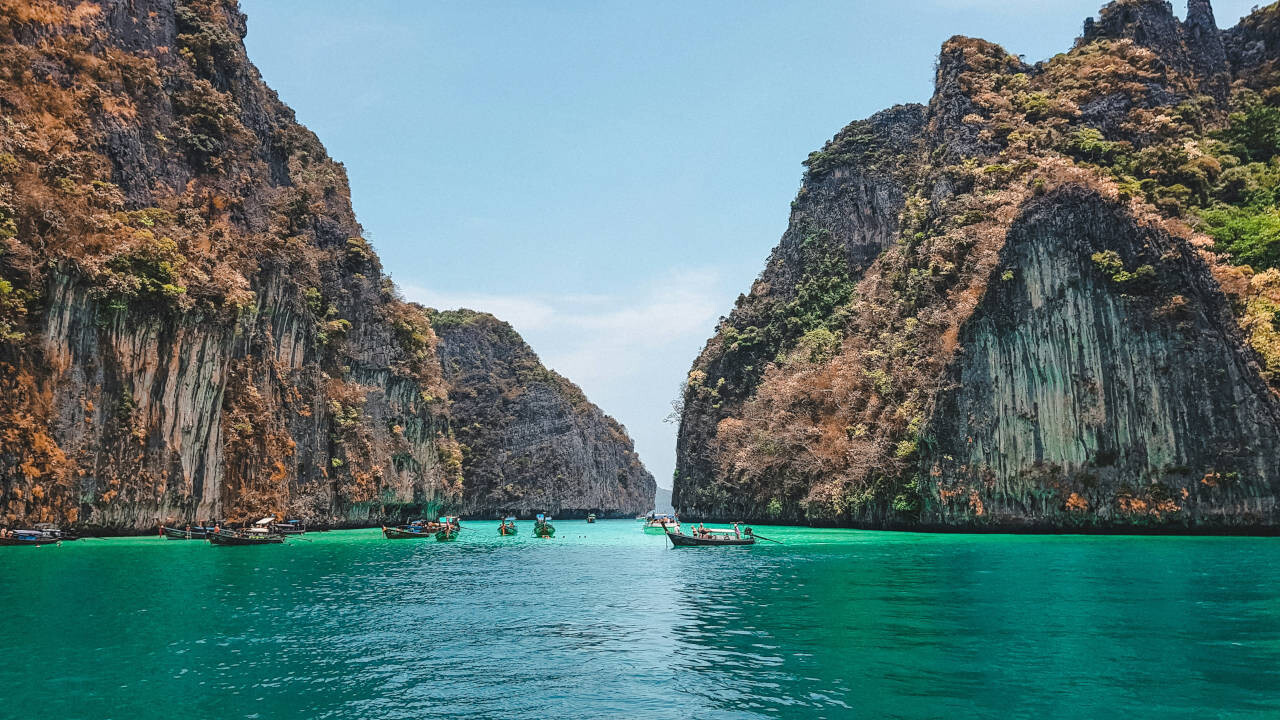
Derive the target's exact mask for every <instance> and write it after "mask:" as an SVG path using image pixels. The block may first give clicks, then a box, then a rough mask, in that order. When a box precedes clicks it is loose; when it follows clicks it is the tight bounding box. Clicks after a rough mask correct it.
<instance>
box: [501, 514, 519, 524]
mask: <svg viewBox="0 0 1280 720" xmlns="http://www.w3.org/2000/svg"><path fill="white" fill-rule="evenodd" d="M503 520H504V521H505V522H515V521H516V516H515V515H512V516H510V517H507V518H503Z"/></svg>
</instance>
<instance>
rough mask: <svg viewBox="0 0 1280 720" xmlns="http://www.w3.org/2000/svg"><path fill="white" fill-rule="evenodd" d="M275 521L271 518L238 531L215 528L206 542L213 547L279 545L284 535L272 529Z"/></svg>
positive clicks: (282, 541)
mask: <svg viewBox="0 0 1280 720" xmlns="http://www.w3.org/2000/svg"><path fill="white" fill-rule="evenodd" d="M275 521H276V519H275V517H274V516H272V517H265V518H262V519H261V520H259V521H257V522H255V523H254V524H253V525H250V526H249V527H247V528H242V529H239V530H232V529H230V528H224V527H217V528H214V531H213V532H211V533H209V534H208V540H209V542H210V544H213V545H280V544H282V543H284V535H283V534H281V533H278V532H276V531H275V530H273V529H272V527H271V526H272V525H273V524H274V523H275Z"/></svg>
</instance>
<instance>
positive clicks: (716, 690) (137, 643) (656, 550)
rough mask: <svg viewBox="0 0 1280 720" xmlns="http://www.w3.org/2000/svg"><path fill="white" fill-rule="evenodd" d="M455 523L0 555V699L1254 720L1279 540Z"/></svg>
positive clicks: (39, 703) (1273, 606) (1274, 623)
mask: <svg viewBox="0 0 1280 720" xmlns="http://www.w3.org/2000/svg"><path fill="white" fill-rule="evenodd" d="M473 525H474V526H475V527H476V528H477V529H476V530H475V531H474V532H473V533H471V534H467V533H464V534H463V538H462V539H461V540H459V541H458V542H456V543H436V542H434V541H414V540H408V541H387V540H384V539H382V538H381V536H380V534H379V533H378V532H377V531H344V532H331V533H324V534H315V535H308V536H307V539H308V540H311V542H302V541H298V540H294V541H291V542H290V543H289V544H288V545H285V546H273V547H262V548H213V547H210V546H208V545H207V544H204V543H200V542H176V541H163V540H158V539H151V538H135V539H120V540H107V541H100V540H99V541H90V540H86V541H81V542H78V543H68V544H65V545H63V546H61V547H57V548H38V549H36V548H15V549H13V550H12V551H6V552H0V576H2V577H4V578H6V582H5V583H3V585H0V603H3V606H4V607H5V608H6V622H5V623H3V624H2V625H0V648H3V650H4V651H5V652H6V654H7V656H8V657H18V658H31V659H39V661H37V662H18V663H12V662H10V663H4V664H0V696H3V697H4V698H5V699H6V702H7V708H8V710H7V711H8V712H11V713H12V714H13V715H14V716H30V717H35V716H41V717H93V718H112V717H114V718H151V717H156V718H160V717H164V718H172V717H174V716H187V715H195V716H211V717H220V718H234V717H239V718H264V719H267V718H369V717H388V718H396V717H424V716H430V717H459V718H461V717H509V718H515V717H535V716H559V717H636V716H641V715H644V716H647V717H653V718H690V717H695V718H704V717H716V718H782V717H797V718H821V717H831V718H835V717H867V718H880V717H898V718H935V717H936V718H944V717H945V718H951V717H1027V718H1043V717H1091V716H1092V717H1100V716H1113V715H1119V716H1128V717H1151V718H1155V717H1161V718H1165V717H1188V718H1189V717H1192V716H1195V717H1204V716H1206V715H1207V716H1215V717H1233V718H1253V717H1258V718H1261V717H1271V716H1274V715H1273V712H1274V708H1275V705H1274V703H1275V700H1276V698H1277V697H1280V662H1278V661H1280V603H1278V602H1277V599H1276V598H1277V589H1278V588H1280V583H1278V582H1277V581H1278V580H1280V563H1277V562H1276V561H1277V560H1278V559H1280V545H1277V544H1276V541H1274V540H1267V539H1251V538H1238V539H1229V538H1118V537H1107V538H1088V537H1022V536H1017V537H1015V536H954V535H953V536H946V535H914V534H894V533H871V532H856V531H837V530H810V529H792V528H771V529H769V531H768V532H766V534H767V535H769V536H770V537H774V536H777V537H779V538H781V539H783V540H785V541H786V543H787V544H786V545H784V546H772V545H764V544H760V545H757V546H755V547H751V548H689V549H681V550H672V549H669V548H668V546H667V545H666V543H665V539H664V538H662V537H660V536H653V535H645V534H643V533H641V532H640V529H639V526H638V525H636V524H635V523H634V522H630V521H608V522H604V521H602V522H599V523H596V524H595V525H591V526H588V525H587V524H586V523H581V522H558V523H557V529H558V537H556V538H555V539H552V540H537V539H534V538H531V537H529V536H528V535H524V536H517V537H515V538H501V537H499V536H498V535H497V534H496V530H494V527H496V525H495V524H494V523H473ZM490 525H494V527H490ZM522 530H527V528H522ZM762 532H763V530H762ZM51 657H52V658H56V659H57V661H56V662H48V661H46V660H47V659H48V658H51Z"/></svg>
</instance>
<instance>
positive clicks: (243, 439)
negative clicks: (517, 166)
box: [0, 0, 629, 532]
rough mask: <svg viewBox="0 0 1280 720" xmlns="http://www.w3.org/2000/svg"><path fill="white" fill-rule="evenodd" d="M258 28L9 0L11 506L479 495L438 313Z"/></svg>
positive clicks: (162, 516)
mask: <svg viewBox="0 0 1280 720" xmlns="http://www.w3.org/2000/svg"><path fill="white" fill-rule="evenodd" d="M244 34H245V17H244V16H243V15H242V14H241V13H240V12H239V9H238V7H237V4H236V3H235V2H234V0H128V1H127V2H126V1H124V0H101V1H99V2H72V1H71V0H62V1H57V2H55V1H53V0H0V107H3V123H0V526H4V525H10V524H13V523H27V522H37V521H42V520H49V521H55V522H61V523H74V524H78V525H81V526H85V527H90V528H99V529H103V530H106V531H116V532H128V531H137V530H143V529H147V528H153V527H154V526H155V524H156V522H157V521H170V522H182V521H188V520H191V519H196V518H211V517H224V518H228V519H243V518H249V517H255V516H261V515H263V514H267V513H273V512H278V513H287V514H289V515H297V516H301V517H305V518H310V519H314V520H320V521H325V522H333V523H338V524H364V523H373V522H378V521H381V520H385V519H395V518H401V517H404V516H406V515H408V514H418V513H423V512H428V513H429V512H434V511H435V510H436V509H437V508H440V507H453V508H456V507H459V506H460V504H461V502H462V497H463V477H462V474H461V470H462V456H461V449H460V447H459V446H458V443H457V441H456V440H455V438H454V435H453V431H452V429H451V423H450V418H449V414H448V393H447V390H446V387H445V383H444V380H443V378H442V376H441V369H440V362H439V356H438V354H437V349H436V342H437V341H436V336H435V332H434V331H433V329H432V327H431V324H430V321H429V319H428V317H427V315H426V313H425V311H424V310H423V309H422V308H419V307H417V306H414V305H411V304H408V303H405V302H404V301H402V300H401V299H400V298H399V297H398V295H397V293H396V291H395V288H394V287H393V286H392V284H391V283H390V280H389V279H388V278H387V277H386V276H384V275H383V273H382V268H381V265H380V263H379V261H378V258H377V256H376V255H375V254H374V252H373V251H372V249H371V248H370V247H369V245H368V244H367V243H366V242H365V240H364V239H363V238H362V233H361V228H360V226H359V224H358V223H357V222H356V219H355V216H354V215H353V213H352V210H351V204H350V198H349V192H348V188H347V179H346V175H345V172H344V170H343V168H342V166H341V165H340V164H338V163H336V162H334V161H333V160H331V159H330V158H329V157H328V156H327V154H326V152H325V149H324V147H323V146H322V145H321V144H320V142H319V141H318V140H317V138H316V137H315V136H314V135H313V134H312V133H311V132H309V131H308V130H307V129H306V128H304V127H302V126H301V125H299V124H298V123H297V122H296V121H295V119H294V116H293V113H292V111H291V110H289V108H287V107H286V106H285V105H284V104H282V103H281V102H280V100H279V99H278V98H277V97H276V95H275V93H274V92H272V91H271V90H270V89H269V88H267V87H266V85H264V84H263V82H262V79H261V77H260V76H259V74H258V72H257V70H256V69H255V68H254V67H253V65H252V64H251V63H250V62H249V60H248V58H247V57H246V55H245V50H244V45H243V42H242V38H243V36H244ZM627 447H628V448H629V445H628V446H627ZM575 492H576V491H575ZM575 497H576V495H575Z"/></svg>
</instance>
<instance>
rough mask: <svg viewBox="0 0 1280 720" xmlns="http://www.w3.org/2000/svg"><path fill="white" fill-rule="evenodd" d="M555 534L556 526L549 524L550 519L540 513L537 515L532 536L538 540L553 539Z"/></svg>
mask: <svg viewBox="0 0 1280 720" xmlns="http://www.w3.org/2000/svg"><path fill="white" fill-rule="evenodd" d="M555 534H556V526H555V525H552V524H551V518H549V517H546V516H545V515H543V514H542V513H538V520H537V522H535V523H534V524H533V536H534V537H540V538H549V537H554V536H555Z"/></svg>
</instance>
